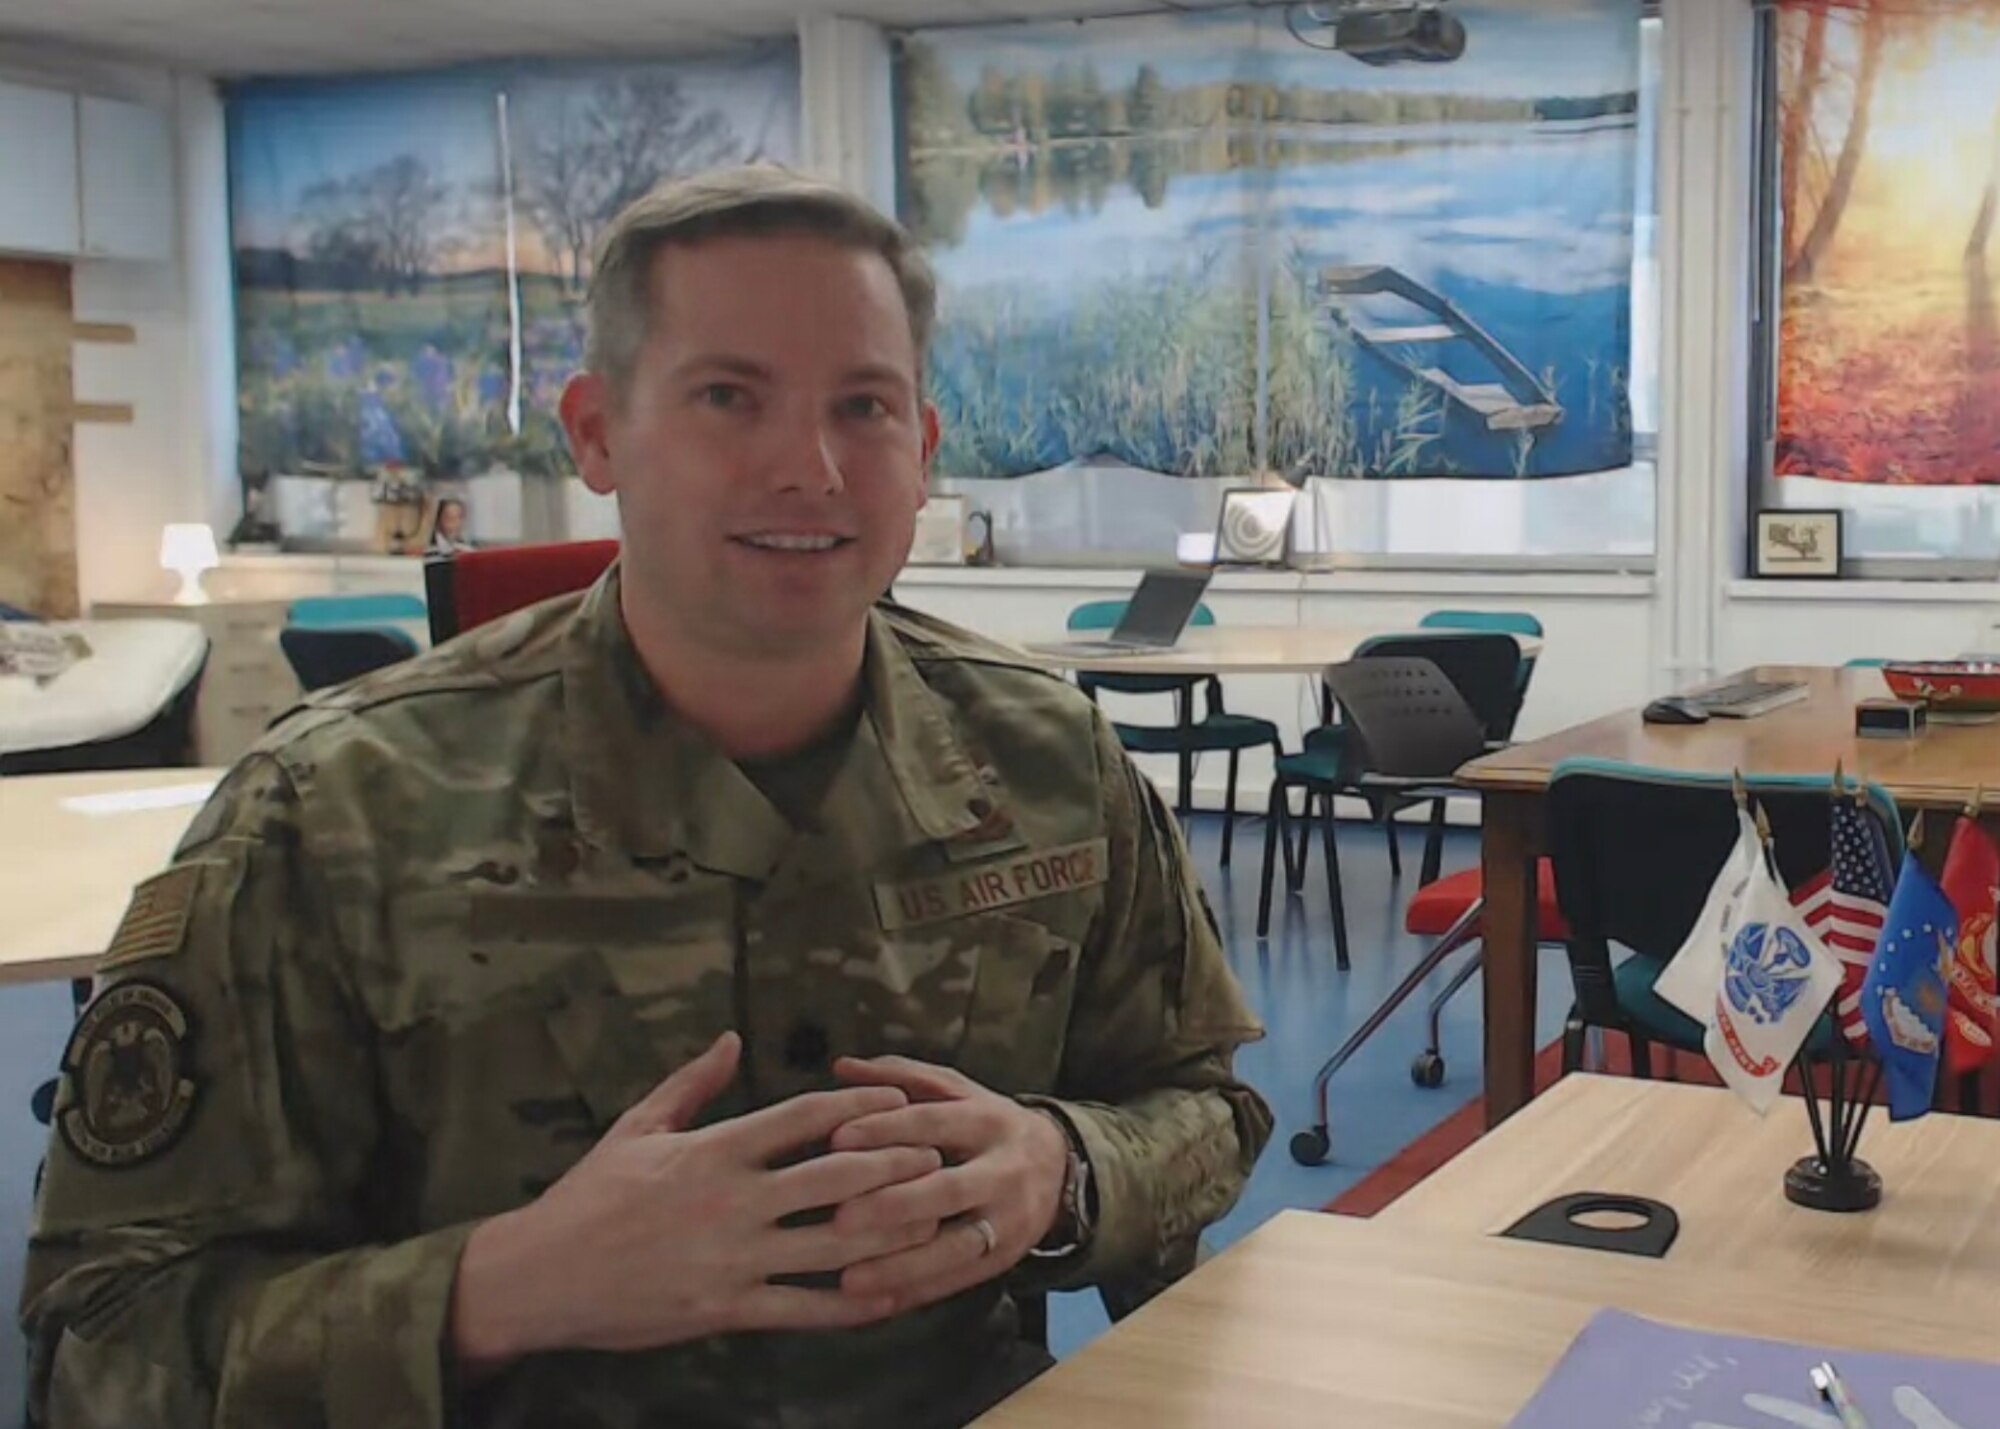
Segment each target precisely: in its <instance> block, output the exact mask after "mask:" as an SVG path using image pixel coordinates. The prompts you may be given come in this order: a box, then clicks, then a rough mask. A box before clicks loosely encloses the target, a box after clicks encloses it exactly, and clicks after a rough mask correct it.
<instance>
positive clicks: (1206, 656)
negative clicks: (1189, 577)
mask: <svg viewBox="0 0 2000 1429" xmlns="http://www.w3.org/2000/svg"><path fill="white" fill-rule="evenodd" d="M1109 633H1110V632H1108V631H1102V632H1097V633H1096V634H1093V633H1092V632H1089V631H1072V632H1070V633H1069V634H1068V635H1052V636H1050V637H1049V642H1050V643H1054V642H1056V641H1061V640H1096V639H1101V638H1102V637H1103V636H1104V635H1106V634H1109ZM1477 633H1480V632H1476V631H1463V630H1458V631H1450V630H1423V631H1392V630H1369V629H1366V628H1362V627H1353V628H1341V627H1336V626H1324V627H1321V626H1310V625H1194V626H1189V627H1188V629H1187V630H1185V631H1183V632H1182V634H1181V638H1180V640H1179V641H1178V642H1177V643H1176V644H1175V645H1174V647H1173V648H1172V649H1170V650H1155V651H1147V652H1145V653H1143V654H1116V655H1107V654H1102V653H1097V654H1092V653H1088V652H1082V651H1051V650H1029V649H1026V648H1023V649H1022V650H1021V654H1022V655H1023V656H1024V657H1025V658H1027V659H1029V660H1033V661H1036V662H1038V663H1040V664H1044V665H1048V666H1050V667H1051V668H1053V669H1059V670H1082V671H1086V672H1088V673H1091V674H1099V675H1191V676H1200V675H1290V674H1309V675H1316V674H1318V673H1319V672H1320V671H1321V670H1324V669H1325V668H1326V667H1327V666H1328V665H1338V664H1341V663H1342V662H1344V661H1347V660H1351V659H1353V658H1354V652H1355V651H1356V650H1358V649H1360V648H1361V646H1362V645H1364V644H1366V643H1367V642H1368V641H1370V640H1379V639H1385V638H1387V637H1389V636H1392V635H1466V634H1477ZM1514 638H1515V640H1516V641H1517V642H1518V643H1519V644H1520V646H1521V653H1522V654H1524V655H1539V654H1541V650H1542V642H1541V641H1539V640H1535V639H1531V638H1529V637H1526V636H1519V635H1517V636H1515V637H1514Z"/></svg>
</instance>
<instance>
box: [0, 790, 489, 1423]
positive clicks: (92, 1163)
mask: <svg viewBox="0 0 2000 1429" xmlns="http://www.w3.org/2000/svg"><path fill="white" fill-rule="evenodd" d="M299 815H300V809H299V800H298V795H297V792H296V789H295V787H294V786H293V784H292V783H291V781H290V780H289V778H288V777H287V776H286V774H285V773H284V771H283V770H282V769H281V768H280V767H279V766H278V765H277V764H276V763H274V762H272V761H271V760H270V759H268V758H264V757H261V756H258V757H253V759H252V760H251V761H250V762H247V763H246V764H244V765H241V766H239V767H238V769H237V771H236V772H235V773H233V774H232V775H231V776H230V777H229V779H228V780H227V781H225V783H224V785H223V787H222V789H220V790H219V791H218V792H217V794H216V795H215V798H214V799H213V800H212V801H211V803H210V805H209V806H208V807H207V808H206V809H205V810H204V811H203V812H202V813H201V814H200V815H198V816H197V818H196V821H195V825H194V827H193V828H192V829H191V830H190V832H189V836H188V838H187V840H186V841H184V843H183V845H182V847H181V849H180V851H179V852H178V853H177V854H176V857H175V861H174V864H173V865H172V867H171V868H170V869H169V870H168V871H167V872H166V873H164V874H162V875H161V876H160V877H158V878H156V879H153V880H151V881H149V882H148V883H146V884H142V885H141V886H140V888H139V890H138V891H137V892H136V893H135V895H134V899H133V903H132V905H131V907H130V908H129V910H128V911H127V913H126V916H125V921H124V923H123V924H122V925H121V926H120V929H119V933H118V936H117V938H116V939H115V940H114V942H113V945H112V950H111V952H110V953H109V954H108V955H107V958H106V974H105V976H104V978H103V980H102V982H101V984H100V990H99V992H98V995H97V997H96V998H95V1000H94V1001H93V1002H92V1004H91V1006H90V1008H89V1009H88V1010H87V1011H86V1013H85V1014H84V1016H83V1018H82V1019H81V1020H80V1021H79V1022H78V1024H77V1027H76V1030H75V1032H74V1034H73V1035H72V1038H71V1040H70V1043H69V1047H68V1049H67V1050H66V1051H65V1053H64V1057H63V1076H62V1090H61V1093H60V1095H59V1098H58V1103H57V1116H56V1123H57V1124H56V1132H55V1135H54V1137H53V1138H52V1140H51V1143H50V1149H49V1155H48V1161H47V1166H46V1173H45V1179H44V1182H43V1185H42V1188H41V1191H40V1195H39V1199H38V1203H37V1206H36V1215H35V1226H34V1231H33V1234H32V1238H31V1241H30V1246H29V1253H28V1263H27V1273H26V1279H25V1284H24V1286H23V1291H22V1300H21V1320H22V1327H23V1330H24V1332H25V1333H26V1335H27V1337H28V1340H29V1345H30V1355H29V1406H30V1414H29V1422H30V1423H31V1424H35V1425H53V1426H59V1429H85V1426H114V1425H115V1426H118V1429H138V1427H139V1426H151V1425H162V1426H164V1425H173V1426H192V1425H208V1424H215V1425H242V1426H249V1425H256V1426H269V1425H274V1424H286V1425H325V1426H350V1425H351V1426H356V1429H360V1426H367V1429H375V1426H377V1425H381V1424H390V1423H393V1424H398V1425H402V1424H410V1425H422V1424H438V1423H442V1422H443V1415H444V1404H445V1401H446V1396H447V1388H446V1382H445V1381H446V1374H447V1371H446V1368H445V1366H444V1365H443V1364H442V1363H441V1350H440V1346H441V1343H442V1335H443V1331H444V1326H445V1321H446V1316H447V1314H448V1309H449V1300H450V1294H451V1286H452V1281H453V1278H454V1276H455V1274H456V1270H457V1263H458V1255H459V1252H460V1250H461V1248H462V1245H463V1241H464V1238H465V1236H466V1235H467V1234H468V1233H469V1228H462V1229H455V1230H450V1231H444V1232H439V1233H435V1234H431V1235H425V1236H420V1237H417V1238H415V1239H412V1240H406V1241H402V1242H401V1243H399V1244H389V1245H376V1244H372V1243H371V1242H372V1241H373V1240H375V1239H377V1235H375V1234H371V1232H376V1231H379V1226H378V1225H376V1224H374V1222H375V1221H377V1220H379V1218H371V1217H370V1216H369V1214H368V1212H367V1210H366V1205H367V1202H368V1199H369V1197H368V1193H367V1186H368V1184H369V1180H370V1174H369V1173H370V1170H371V1165H372V1163H374V1161H375V1159H376V1157H377V1154H378V1146H379V1143H380V1138H379V1136H378V1119H377V1112H376V1105H375V1078H374V1075H373V1071H372V1069H371V1065H370V1063H371V1055H370V1046H371V1034H370V1031H369V1023H368V1020H367V1019H366V1018H365V1017H364V1016H363V1015H362V1014H361V1011H360V1009H359V1006H358V1004H357V1000H356V998H355V997H354V995H353V992H352V989H351V984H350V983H349V981H348V979H347V977H346V974H345V971H344V969H343V968H342V966H341V965H340V962H339V961H338V949H337V947H336V946H335V935H334V934H333V932H332V929H333V927H334V923H335V918H334V916H333V910H332V908H331V906H330V900H329V899H328V898H327V896H326V891H325V886H324V883H323V882H322V880H321V878H320V877H319V876H318V870H317V869H316V867H315V858H314V856H313V855H314V850H312V849H310V848H308V847H307V840H306V838H305V835H304V832H303V821H302V820H301V818H300V816H299Z"/></svg>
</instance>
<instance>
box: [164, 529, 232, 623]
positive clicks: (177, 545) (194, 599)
mask: <svg viewBox="0 0 2000 1429" xmlns="http://www.w3.org/2000/svg"><path fill="white" fill-rule="evenodd" d="M221 564H222V558H221V556H220V555H218V554H217V553H216V549H215V532H214V531H212V530H210V529H209V528H208V526H207V525H206V524H204V523H202V522H199V521H190V522H176V523H174V524H172V525H170V526H168V527H167V528H166V529H165V530H163V531H161V532H160V568H161V569H162V570H168V571H176V572H178V573H179V575H180V578H181V588H180V590H179V592H177V593H176V594H175V596H174V603H175V604H176V605H204V604H206V603H207V601H208V592H207V591H205V590H203V589H202V588H201V577H202V573H203V572H205V571H212V570H214V569H215V568H216V567H217V566H219V565H221Z"/></svg>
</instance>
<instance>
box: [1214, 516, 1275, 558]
mask: <svg viewBox="0 0 2000 1429" xmlns="http://www.w3.org/2000/svg"><path fill="white" fill-rule="evenodd" d="M1290 519H1291V518H1290V513H1289V512H1287V514H1286V517H1285V519H1284V520H1282V521H1272V520H1269V519H1267V518H1266V516H1265V513H1263V512H1262V511H1259V510H1258V509H1257V508H1256V507H1255V506H1253V505H1251V504H1250V503H1248V502H1244V503H1241V504H1239V505H1235V506H1231V507H1230V508H1229V509H1228V510H1227V511H1226V512H1225V513H1224V514H1223V521H1222V549H1221V550H1219V551H1217V552H1216V558H1217V559H1218V560H1224V561H1278V560H1283V559H1284V555H1285V527H1286V526H1287V525H1288V524H1290Z"/></svg>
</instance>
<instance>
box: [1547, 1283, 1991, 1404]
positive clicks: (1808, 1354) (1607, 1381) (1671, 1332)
mask: <svg viewBox="0 0 2000 1429" xmlns="http://www.w3.org/2000/svg"><path fill="white" fill-rule="evenodd" d="M1829 1359H1830V1360H1832V1361H1833V1365H1834V1368H1835V1369H1837V1370H1838V1371H1839V1372H1840V1377H1841V1379H1842V1380H1843V1381H1844V1382H1845V1383H1846V1385H1847V1390H1848V1393H1849V1395H1850V1396H1851V1397H1852V1398H1853V1400H1854V1404H1855V1407H1856V1408H1857V1409H1859V1410H1860V1411H1861V1412H1862V1414H1864V1415H1865V1416H1866V1418H1867V1422H1868V1424H1869V1426H1870V1429H2000V1365H1990V1364H1974V1363H1970V1362H1968V1361H1964V1360H1936V1359H1919V1358H1915V1357H1911V1356H1905V1355H1876V1354H1860V1353H1857V1352H1854V1351H1838V1352H1836V1351H1829V1350H1823V1349H1808V1348H1805V1347H1803V1346H1799V1345H1791V1344H1780V1343H1778V1342H1777V1341H1774V1340H1751V1339H1742V1338H1738V1337H1736V1336H1732V1335H1716V1334H1708V1333H1704V1332H1702V1331H1697V1330H1681V1329H1676V1328H1674V1327H1673V1326H1670V1325H1660V1324H1655V1323H1654V1322H1653V1321H1651V1320H1642V1319H1640V1318H1638V1317H1637V1316H1636V1315H1627V1314H1625V1313H1623V1312H1622V1311H1618V1310H1602V1311H1599V1312H1598V1314H1597V1316H1596V1317H1595V1318H1594V1319H1592V1320H1591V1322H1590V1323H1589V1324H1588V1325H1586V1326H1584V1329H1583V1333H1582V1334H1580V1335H1578V1336H1577V1337H1576V1343H1575V1344H1573V1345H1571V1346H1570V1348H1569V1352H1568V1353H1567V1354H1565V1355H1564V1356H1563V1358H1562V1363H1560V1364H1559V1365H1557V1366H1556V1368H1555V1372H1554V1373H1553V1374H1552V1375H1550V1376H1549V1379H1548V1382H1547V1383H1546V1384H1544V1385H1543V1386H1542V1389H1541V1393H1539V1394H1537V1395H1536V1396H1535V1398H1534V1401H1533V1402H1532V1403H1530V1404H1529V1405H1528V1407H1527V1408H1526V1409H1524V1410H1522V1411H1521V1413H1520V1414H1519V1415H1518V1416H1517V1417H1516V1418H1515V1419H1514V1421H1513V1424H1512V1426H1511V1429H1582V1426H1586V1425H1587V1426H1589V1427H1590V1429H1841V1425H1840V1420H1839V1419H1838V1418H1837V1417H1836V1416H1835V1415H1834V1413H1833V1411H1832V1410H1831V1409H1830V1408H1828V1407H1827V1405H1826V1404H1824V1403H1823V1402H1822V1401H1821V1400H1820V1397H1819V1395H1818V1394H1817V1393H1816V1392H1815V1391H1814V1390H1813V1386H1812V1380H1811V1378H1810V1375H1811V1371H1812V1368H1813V1366H1814V1365H1817V1364H1820V1363H1822V1362H1823V1361H1826V1360H1829Z"/></svg>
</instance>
